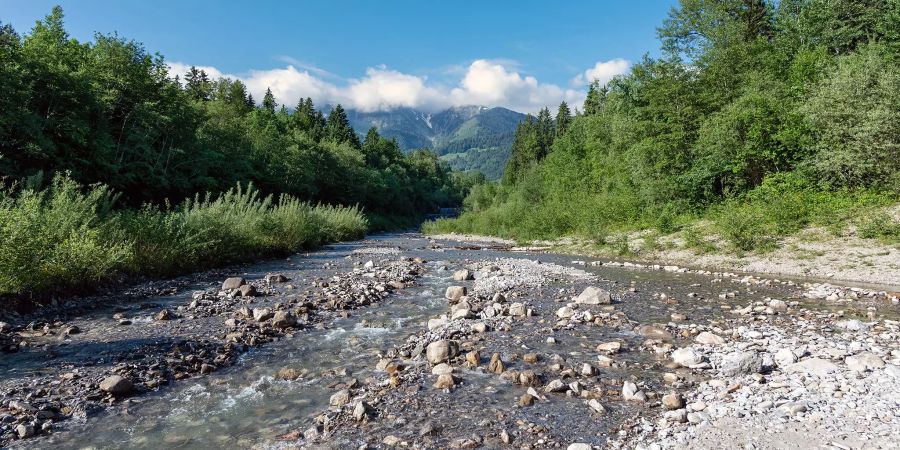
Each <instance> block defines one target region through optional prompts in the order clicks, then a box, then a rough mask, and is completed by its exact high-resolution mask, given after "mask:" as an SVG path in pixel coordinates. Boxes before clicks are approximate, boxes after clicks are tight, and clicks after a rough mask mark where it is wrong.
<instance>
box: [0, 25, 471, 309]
mask: <svg viewBox="0 0 900 450" xmlns="http://www.w3.org/2000/svg"><path fill="white" fill-rule="evenodd" d="M0 93H2V94H0V214H2V217H0V294H9V293H12V294H39V293H42V292H59V291H63V290H66V289H70V288H79V289H80V288H86V287H88V286H89V285H91V284H96V283H97V282H98V281H101V280H104V279H110V278H111V277H113V276H115V275H117V274H127V273H134V274H141V275H160V276H161V275H172V274H176V273H182V272H185V271H190V270H198V269H203V268H207V267H211V266H216V265H221V264H228V263H234V262H238V261H242V260H247V259H252V258H258V257H262V256H268V255H275V254H281V253H284V252H289V251H291V250H298V249H301V248H308V247H312V246H315V245H318V244H321V243H324V242H331V241H335V240H340V239H349V238H358V237H361V236H363V234H364V233H365V231H366V228H367V226H368V227H370V229H385V228H388V227H395V226H398V225H401V224H405V225H409V224H411V223H414V222H415V221H416V220H417V219H418V218H419V217H421V216H422V215H424V214H427V213H431V212H433V211H435V210H437V209H438V208H439V207H447V206H455V205H457V204H459V203H460V202H461V200H462V198H463V196H464V194H465V190H466V188H467V186H468V185H469V184H471V181H469V179H467V178H465V177H463V176H461V175H458V174H454V173H452V172H451V171H450V170H449V169H447V168H446V167H445V166H443V165H442V164H440V163H439V161H438V158H437V156H436V155H435V154H434V153H431V152H426V151H417V152H413V153H411V154H408V155H407V154H404V153H403V152H401V151H400V148H399V147H398V146H397V144H396V142H394V141H392V140H389V139H386V138H384V137H382V136H380V135H379V134H378V131H377V130H375V129H374V128H373V129H371V130H370V131H369V132H368V134H367V135H366V136H364V137H363V138H361V137H360V136H358V135H357V134H356V132H355V131H354V130H353V129H352V128H351V126H350V123H349V121H348V119H347V115H346V114H345V112H344V110H343V108H341V106H340V105H335V106H334V107H329V108H327V111H328V112H327V114H326V113H325V112H323V110H320V109H318V108H317V107H316V106H315V105H314V104H313V101H312V99H309V98H306V99H301V100H300V101H299V103H298V104H297V105H291V106H293V107H292V108H289V107H287V105H279V104H278V99H277V98H275V96H274V95H272V92H271V91H267V92H266V93H265V95H264V96H263V97H262V98H261V99H254V98H253V96H252V95H251V94H250V92H249V91H248V88H247V86H245V85H244V84H243V83H241V81H239V80H234V79H229V78H220V79H212V78H210V77H209V76H208V74H206V73H205V72H203V71H202V70H198V69H196V68H193V67H192V68H190V69H189V70H188V71H187V73H172V72H171V71H170V68H169V66H168V65H167V64H166V62H165V60H164V59H163V57H162V56H161V55H159V54H155V53H151V52H149V51H147V50H146V49H144V48H143V46H142V45H141V44H139V43H137V42H134V41H131V40H128V39H126V38H123V37H121V36H119V35H116V34H111V35H106V34H97V35H95V36H94V39H93V41H91V42H79V41H78V40H76V39H74V38H72V37H71V36H69V35H68V34H67V32H66V30H65V27H64V24H63V14H62V10H61V9H60V8H59V7H57V8H54V9H53V11H52V12H51V13H50V14H49V15H48V16H47V17H46V18H45V19H44V20H42V21H39V22H37V23H36V24H35V26H34V28H33V29H32V30H30V32H28V33H27V34H25V35H19V34H18V33H17V32H16V31H15V30H13V29H12V27H10V26H9V25H3V24H0ZM327 205H335V206H327Z"/></svg>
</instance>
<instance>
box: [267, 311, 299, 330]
mask: <svg viewBox="0 0 900 450" xmlns="http://www.w3.org/2000/svg"><path fill="white" fill-rule="evenodd" d="M295 325H297V319H296V318H294V315H293V314H291V313H289V312H287V311H276V312H275V314H274V315H273V316H272V326H274V327H275V328H289V327H293V326H295Z"/></svg>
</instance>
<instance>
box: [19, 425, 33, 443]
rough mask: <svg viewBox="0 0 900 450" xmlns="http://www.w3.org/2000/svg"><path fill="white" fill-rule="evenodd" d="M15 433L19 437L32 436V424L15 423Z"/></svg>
mask: <svg viewBox="0 0 900 450" xmlns="http://www.w3.org/2000/svg"><path fill="white" fill-rule="evenodd" d="M16 435H17V436H19V439H26V438H30V437H32V436H34V425H29V424H24V423H20V424H19V425H16Z"/></svg>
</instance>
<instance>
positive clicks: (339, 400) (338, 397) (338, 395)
mask: <svg viewBox="0 0 900 450" xmlns="http://www.w3.org/2000/svg"><path fill="white" fill-rule="evenodd" d="M328 404H329V405H331V406H335V407H338V408H343V407H344V406H345V405H348V404H350V391H349V390H347V389H342V390H340V391H337V392H335V393H334V394H331V397H329V398H328Z"/></svg>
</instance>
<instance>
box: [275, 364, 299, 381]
mask: <svg viewBox="0 0 900 450" xmlns="http://www.w3.org/2000/svg"><path fill="white" fill-rule="evenodd" d="M302 375H303V373H302V372H301V371H299V370H297V369H294V368H293V367H282V368H281V369H278V372H276V373H275V378H278V379H281V380H286V381H293V380H296V379H297V378H300V377H301V376H302Z"/></svg>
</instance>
